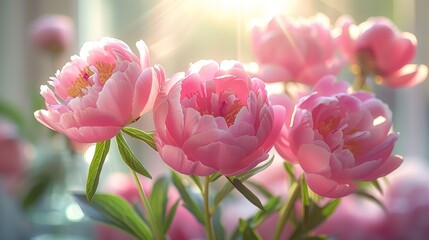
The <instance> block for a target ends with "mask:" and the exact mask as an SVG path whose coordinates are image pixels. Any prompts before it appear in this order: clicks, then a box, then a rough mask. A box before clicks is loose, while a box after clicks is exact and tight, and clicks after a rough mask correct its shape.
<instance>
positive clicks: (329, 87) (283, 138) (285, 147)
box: [270, 78, 349, 163]
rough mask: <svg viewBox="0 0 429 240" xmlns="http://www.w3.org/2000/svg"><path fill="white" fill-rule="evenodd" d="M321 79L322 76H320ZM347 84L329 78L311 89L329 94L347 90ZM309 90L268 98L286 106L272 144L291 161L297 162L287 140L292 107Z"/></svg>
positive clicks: (284, 157)
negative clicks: (280, 126) (281, 126)
mask: <svg viewBox="0 0 429 240" xmlns="http://www.w3.org/2000/svg"><path fill="white" fill-rule="evenodd" d="M322 79H323V78H322ZM348 87H349V84H348V83H346V82H334V81H330V80H326V79H325V80H322V81H319V82H317V83H316V85H314V87H313V89H312V91H317V92H318V93H319V94H323V95H331V94H336V93H342V92H345V91H347V88H348ZM310 93H311V91H310V89H308V91H301V92H300V94H299V95H297V96H292V97H290V96H288V95H286V94H274V95H271V96H270V100H271V102H272V103H273V104H277V105H281V106H283V107H285V108H286V110H287V111H286V120H285V122H284V125H283V128H282V130H281V133H280V136H279V138H278V139H277V141H276V142H275V144H274V146H275V148H276V150H277V152H278V153H279V155H280V156H281V157H282V158H283V159H285V160H287V161H288V162H291V163H298V159H296V156H295V154H294V153H293V152H292V149H291V147H290V142H289V130H290V127H291V126H290V124H291V121H292V117H293V109H294V108H295V105H296V104H297V103H298V101H299V99H300V98H303V97H305V96H307V95H308V94H310Z"/></svg>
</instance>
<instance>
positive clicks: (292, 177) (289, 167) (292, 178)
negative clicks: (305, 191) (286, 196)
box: [283, 162, 296, 183]
mask: <svg viewBox="0 0 429 240" xmlns="http://www.w3.org/2000/svg"><path fill="white" fill-rule="evenodd" d="M283 167H284V169H285V170H286V172H287V174H288V175H289V180H290V181H291V183H292V182H294V181H296V176H295V173H294V172H293V165H292V164H289V163H287V162H284V163H283Z"/></svg>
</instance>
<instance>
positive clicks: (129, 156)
mask: <svg viewBox="0 0 429 240" xmlns="http://www.w3.org/2000/svg"><path fill="white" fill-rule="evenodd" d="M116 143H117V145H118V149H119V153H120V154H121V157H122V160H123V161H124V162H125V164H127V165H128V167H130V168H131V169H132V170H133V171H135V172H137V173H139V174H141V175H143V176H145V177H147V178H152V176H151V175H150V174H149V172H148V171H147V170H146V169H145V168H144V167H143V165H142V164H141V162H140V161H139V160H138V159H137V157H136V156H135V155H134V153H133V152H132V151H131V149H130V147H129V146H128V145H127V142H126V141H125V139H124V137H123V136H122V134H121V132H119V133H118V135H116Z"/></svg>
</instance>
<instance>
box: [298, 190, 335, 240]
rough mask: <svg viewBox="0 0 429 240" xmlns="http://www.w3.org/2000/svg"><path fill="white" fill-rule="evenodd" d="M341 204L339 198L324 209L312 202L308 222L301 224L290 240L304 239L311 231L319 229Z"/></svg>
mask: <svg viewBox="0 0 429 240" xmlns="http://www.w3.org/2000/svg"><path fill="white" fill-rule="evenodd" d="M339 203H340V199H339V198H338V199H335V200H332V201H330V202H329V203H327V204H326V205H325V206H323V207H319V206H317V204H316V203H312V200H310V205H311V206H312V208H311V211H310V212H309V213H308V214H310V217H309V218H308V221H305V222H300V223H299V224H298V226H297V227H296V228H295V231H294V233H293V234H292V235H291V237H290V239H302V238H303V237H305V236H307V234H308V233H309V232H310V231H312V230H313V229H315V228H316V227H318V226H319V225H320V224H321V223H323V222H324V221H325V220H326V219H328V218H329V217H330V216H331V215H332V214H333V213H334V212H335V210H336V209H337V207H338V205H339Z"/></svg>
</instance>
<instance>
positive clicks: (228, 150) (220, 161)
mask: <svg viewBox="0 0 429 240" xmlns="http://www.w3.org/2000/svg"><path fill="white" fill-rule="evenodd" d="M244 154H245V153H244V152H243V150H242V149H241V148H240V147H238V146H234V145H231V144H227V143H224V142H212V143H210V144H208V145H205V146H201V147H198V148H197V149H195V150H194V151H193V152H192V157H193V160H195V161H199V162H201V163H202V164H204V165H205V166H207V167H211V168H214V169H225V168H230V167H232V166H234V165H236V164H237V162H239V161H241V160H242V159H243V158H244V156H245V155H244Z"/></svg>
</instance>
